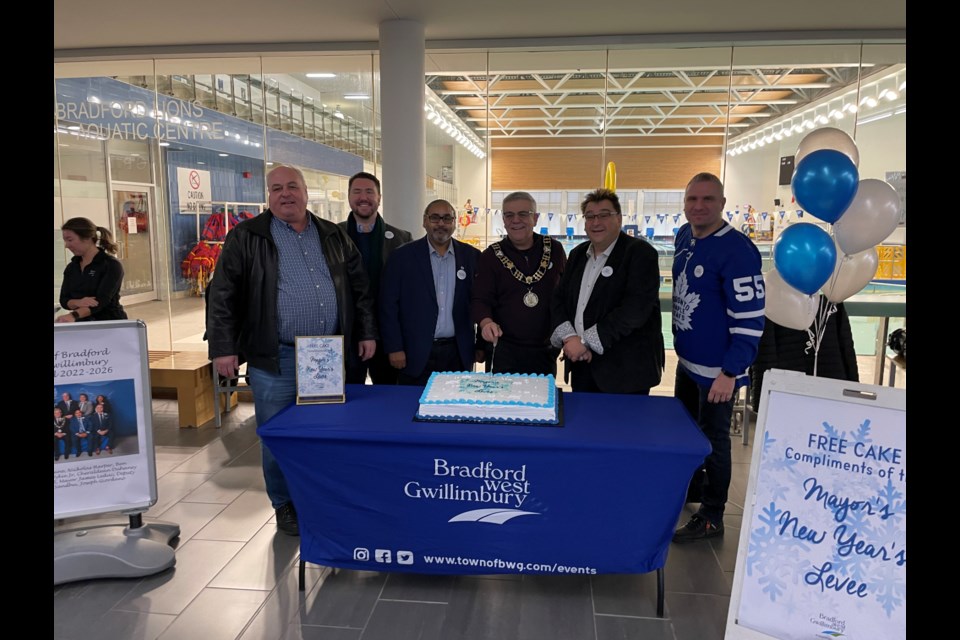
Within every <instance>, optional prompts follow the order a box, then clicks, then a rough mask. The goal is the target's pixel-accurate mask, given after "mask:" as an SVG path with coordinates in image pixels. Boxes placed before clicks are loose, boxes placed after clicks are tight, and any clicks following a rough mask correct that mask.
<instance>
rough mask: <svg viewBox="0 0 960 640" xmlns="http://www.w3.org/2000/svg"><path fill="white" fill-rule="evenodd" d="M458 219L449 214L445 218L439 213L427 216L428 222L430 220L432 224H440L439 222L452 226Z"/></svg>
mask: <svg viewBox="0 0 960 640" xmlns="http://www.w3.org/2000/svg"><path fill="white" fill-rule="evenodd" d="M456 219H457V217H456V216H451V215H449V214H447V215H445V216H442V215H440V214H439V213H431V214H430V215H428V216H427V220H429V221H430V222H432V223H434V224H436V223H438V222H443V223H446V224H450V223H451V222H453V221H454V220H456Z"/></svg>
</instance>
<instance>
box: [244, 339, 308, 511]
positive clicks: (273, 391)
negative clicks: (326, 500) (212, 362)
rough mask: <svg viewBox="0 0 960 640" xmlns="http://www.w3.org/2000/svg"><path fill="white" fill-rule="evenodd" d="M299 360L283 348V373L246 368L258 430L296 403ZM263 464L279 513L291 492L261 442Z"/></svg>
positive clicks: (294, 354) (269, 492)
mask: <svg viewBox="0 0 960 640" xmlns="http://www.w3.org/2000/svg"><path fill="white" fill-rule="evenodd" d="M296 367H297V356H296V349H295V348H294V347H292V346H288V345H283V344H281V345H280V373H270V372H269V371H265V370H263V369H257V368H256V367H251V366H249V365H248V366H247V375H248V376H249V378H248V380H249V382H250V387H251V391H253V408H254V412H255V413H256V416H257V426H260V425H261V424H263V423H265V422H266V421H267V420H269V419H270V418H272V417H273V416H274V415H276V414H277V413H279V412H280V410H281V409H284V408H286V407H287V406H288V405H290V404H291V403H293V402H295V401H296V399H297V369H296ZM260 452H261V457H262V464H263V479H264V482H265V483H266V485H267V496H269V498H270V504H272V505H273V508H274V509H277V508H279V507H281V506H283V505H285V504H286V503H288V502H290V490H289V489H288V488H287V479H286V478H284V477H283V472H282V471H280V465H279V464H277V459H276V458H274V457H273V454H272V453H270V449H268V448H267V446H266V445H265V444H263V442H262V441H261V442H260Z"/></svg>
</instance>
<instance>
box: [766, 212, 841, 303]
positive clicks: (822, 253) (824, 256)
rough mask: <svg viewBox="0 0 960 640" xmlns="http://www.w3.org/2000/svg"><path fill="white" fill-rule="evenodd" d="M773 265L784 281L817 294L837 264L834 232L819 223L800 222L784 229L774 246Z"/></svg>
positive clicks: (804, 290)
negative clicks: (827, 230) (831, 232)
mask: <svg viewBox="0 0 960 640" xmlns="http://www.w3.org/2000/svg"><path fill="white" fill-rule="evenodd" d="M773 264H775V265H776V267H777V271H778V272H779V273H780V277H782V278H783V281H784V282H786V283H787V284H789V285H790V286H791V287H793V288H794V289H796V290H798V291H802V292H803V293H805V294H807V295H808V296H809V295H813V294H814V293H816V292H817V291H819V290H820V287H822V286H823V285H824V284H826V282H827V280H829V279H830V276H832V275H833V268H834V267H835V266H836V264H837V247H836V246H835V245H834V244H833V238H831V237H830V234H829V233H827V232H826V231H824V230H823V229H821V228H820V227H818V226H817V225H815V224H810V223H808V222H800V223H797V224H792V225H790V226H789V227H787V228H786V229H784V230H783V233H781V234H780V237H779V238H777V242H776V244H774V245H773Z"/></svg>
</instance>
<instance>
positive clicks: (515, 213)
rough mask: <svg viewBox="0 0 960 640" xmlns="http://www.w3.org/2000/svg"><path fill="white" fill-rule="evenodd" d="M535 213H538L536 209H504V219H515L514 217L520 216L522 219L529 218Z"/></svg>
mask: <svg viewBox="0 0 960 640" xmlns="http://www.w3.org/2000/svg"><path fill="white" fill-rule="evenodd" d="M535 215H537V212H536V211H504V212H503V219H504V220H513V219H514V218H520V219H521V220H529V219H530V218H532V217H533V216H535Z"/></svg>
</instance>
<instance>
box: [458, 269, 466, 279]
mask: <svg viewBox="0 0 960 640" xmlns="http://www.w3.org/2000/svg"><path fill="white" fill-rule="evenodd" d="M466 279H467V272H466V271H464V270H463V267H460V269H459V270H458V271H457V280H466Z"/></svg>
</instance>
